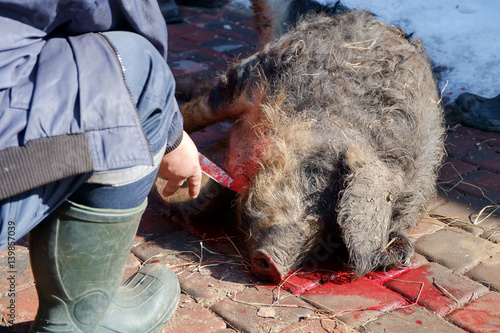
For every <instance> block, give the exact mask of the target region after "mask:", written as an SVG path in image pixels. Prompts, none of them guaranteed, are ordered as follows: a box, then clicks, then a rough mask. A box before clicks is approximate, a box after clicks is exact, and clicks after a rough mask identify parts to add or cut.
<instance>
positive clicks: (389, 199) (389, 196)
mask: <svg viewBox="0 0 500 333" xmlns="http://www.w3.org/2000/svg"><path fill="white" fill-rule="evenodd" d="M393 200H394V198H393V197H392V194H390V193H389V194H387V195H386V196H385V201H387V202H392V201H393Z"/></svg>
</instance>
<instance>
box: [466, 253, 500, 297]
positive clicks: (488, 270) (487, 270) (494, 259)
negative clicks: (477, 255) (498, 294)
mask: <svg viewBox="0 0 500 333" xmlns="http://www.w3.org/2000/svg"><path fill="white" fill-rule="evenodd" d="M465 274H466V275H467V276H468V277H470V278H471V279H473V280H475V281H478V282H481V283H483V284H485V285H486V286H489V287H491V288H493V289H495V290H497V291H500V253H498V252H497V253H490V256H489V257H488V258H486V259H484V260H482V261H481V262H480V263H479V265H477V266H476V267H474V268H473V269H471V270H470V271H468V272H467V273H465Z"/></svg>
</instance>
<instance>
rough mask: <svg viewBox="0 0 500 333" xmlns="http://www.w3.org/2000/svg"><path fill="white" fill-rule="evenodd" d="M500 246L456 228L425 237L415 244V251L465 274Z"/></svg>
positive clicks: (497, 250)
mask: <svg viewBox="0 0 500 333" xmlns="http://www.w3.org/2000/svg"><path fill="white" fill-rule="evenodd" d="M497 247H498V245H497V244H493V243H491V242H488V241H486V240H484V239H482V238H478V237H474V236H473V235H471V234H469V233H466V232H463V231H459V230H457V229H454V228H447V229H442V230H439V231H437V232H435V233H432V234H428V235H425V236H423V237H421V238H420V239H418V240H417V241H416V242H415V249H416V251H417V252H418V253H420V254H422V255H423V256H425V257H426V258H428V259H430V260H431V261H435V262H438V263H440V264H442V265H443V266H446V267H448V268H451V269H453V270H456V271H458V272H460V273H464V272H466V271H468V270H470V269H472V268H473V267H475V266H477V265H478V264H479V262H480V261H481V260H482V259H484V258H487V257H488V256H489V255H490V254H491V253H494V252H499V249H497Z"/></svg>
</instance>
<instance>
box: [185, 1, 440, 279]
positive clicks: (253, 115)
mask: <svg viewBox="0 0 500 333" xmlns="http://www.w3.org/2000/svg"><path fill="white" fill-rule="evenodd" d="M288 4H289V3H288ZM259 5H262V1H254V8H256V7H258V6H259ZM340 12H341V13H340V14H336V15H333V14H332V16H331V17H330V16H327V15H324V14H319V15H316V14H308V15H307V16H306V17H305V18H303V19H301V20H300V21H299V22H298V23H297V26H296V27H295V28H293V29H292V30H290V31H288V32H286V33H285V34H283V35H281V36H280V37H279V39H278V38H277V37H278V36H276V31H280V29H275V27H276V26H278V25H279V26H283V25H282V23H281V22H280V21H279V18H278V21H277V24H275V25H274V26H273V25H271V26H267V27H264V28H265V29H267V28H270V29H271V30H273V31H274V32H273V34H274V38H275V41H273V42H270V43H268V44H267V45H266V46H265V47H264V48H263V49H262V50H261V51H260V52H258V53H256V54H255V55H253V56H251V57H249V58H246V59H244V60H242V61H241V62H240V63H239V64H237V65H235V66H234V67H232V68H231V69H229V70H228V71H227V72H226V73H225V74H224V75H223V76H221V78H220V81H219V83H218V85H217V86H216V87H215V88H213V89H212V91H211V92H210V93H208V94H207V95H205V96H201V97H199V98H198V99H196V100H193V101H191V102H189V103H186V104H185V105H184V106H183V108H182V113H183V115H184V119H185V128H186V130H188V131H194V130H197V129H200V128H203V127H204V126H206V125H208V124H210V123H213V122H217V121H220V120H223V119H227V118H233V119H235V122H234V126H233V129H232V132H231V138H230V147H229V152H228V157H227V161H226V164H227V165H226V168H227V169H228V172H229V173H230V174H231V175H232V176H233V178H234V181H235V182H236V183H237V184H239V187H240V194H239V198H238V201H237V205H236V206H237V207H236V209H237V213H238V218H239V222H240V227H241V230H242V231H243V232H244V233H245V234H246V238H245V240H246V244H247V245H248V249H249V253H250V255H251V258H252V268H253V271H254V273H255V274H256V275H258V276H260V277H262V278H266V279H269V280H272V281H275V282H278V281H280V280H281V279H282V278H283V276H284V275H285V274H286V273H288V272H289V271H290V270H291V269H293V268H295V267H297V266H299V265H300V264H301V262H302V260H303V259H304V258H305V256H306V255H308V254H310V253H311V252H312V251H314V250H315V249H316V248H317V247H318V246H319V245H320V244H325V243H324V241H325V239H328V238H327V237H328V235H329V234H332V233H333V234H334V233H340V234H341V235H342V237H343V240H344V242H345V245H346V246H347V249H348V252H349V264H350V266H351V267H352V269H353V270H354V272H355V273H356V274H357V275H358V276H360V275H363V274H365V273H367V272H369V271H370V270H374V269H384V268H386V267H391V266H399V265H407V264H409V263H410V261H411V258H412V255H413V247H412V244H411V242H410V241H409V240H408V238H407V237H406V231H407V230H408V229H410V228H412V227H414V226H415V225H416V223H417V219H418V218H419V217H420V215H421V214H422V213H423V212H424V211H425V208H426V204H427V202H428V200H429V199H431V198H432V196H433V194H434V192H435V185H436V178H437V175H436V174H437V169H438V168H439V166H440V164H441V161H442V158H443V155H444V149H443V139H444V132H445V131H444V126H443V122H444V121H443V113H442V109H441V106H440V105H439V103H438V102H437V101H438V95H437V89H436V83H435V81H434V79H433V77H432V73H431V68H430V65H429V62H428V59H427V58H426V56H425V53H424V51H423V48H422V45H421V44H420V42H419V41H418V40H411V39H409V38H407V36H406V35H405V34H404V32H403V31H401V30H399V29H397V28H395V27H394V26H388V25H385V24H382V23H380V22H379V21H377V20H376V19H375V17H374V15H372V14H370V13H368V12H365V11H347V10H346V9H345V8H343V7H341V10H340ZM282 16H283V17H285V20H286V17H290V14H289V13H284V15H283V14H282ZM264 35H265V34H264Z"/></svg>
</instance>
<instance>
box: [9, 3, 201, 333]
mask: <svg viewBox="0 0 500 333" xmlns="http://www.w3.org/2000/svg"><path fill="white" fill-rule="evenodd" d="M0 26H1V27H2V31H3V36H4V37H2V40H1V41H0V217H1V220H0V250H1V249H3V248H5V247H6V246H7V243H8V226H12V225H15V227H16V237H17V238H19V237H21V236H22V235H24V234H26V233H28V232H30V231H31V232H30V234H29V250H30V260H31V265H32V270H33V274H34V277H35V283H36V289H37V292H38V297H39V308H38V312H37V315H36V318H35V321H34V322H33V324H32V326H31V330H30V332H56V331H57V332H70V331H71V332H134V333H136V332H156V331H157V330H159V329H161V327H162V326H163V325H164V324H165V322H166V321H167V319H168V318H169V317H170V316H171V315H172V314H173V312H174V310H175V308H176V305H177V303H178V301H179V297H180V289H179V283H178V281H177V278H176V276H175V274H174V273H173V272H171V271H170V270H169V269H167V268H166V267H165V266H164V265H160V264H153V265H147V266H145V267H143V268H142V269H141V270H139V271H138V272H137V273H136V274H135V275H133V276H132V277H130V278H129V279H128V280H127V282H126V283H125V284H123V285H122V286H120V281H121V278H122V270H123V267H124V265H125V262H126V260H127V257H128V254H129V251H130V247H131V245H132V242H133V239H134V236H135V234H136V231H137V228H138V224H139V221H140V219H141V215H142V213H143V212H144V209H145V208H146V200H147V194H148V193H149V190H150V188H151V186H152V183H153V181H154V179H155V176H156V174H157V172H158V170H159V173H160V174H161V175H162V176H163V177H165V178H167V179H169V180H170V181H169V183H168V185H167V187H166V189H165V191H166V193H165V194H172V193H173V192H175V190H176V189H177V188H178V187H179V186H180V185H181V184H182V183H183V182H184V180H186V179H187V180H188V182H189V184H190V193H191V195H192V196H193V197H196V195H197V193H198V192H199V184H200V179H201V171H200V167H199V164H198V156H197V151H196V147H195V146H194V144H193V142H192V141H191V139H190V138H189V136H187V134H185V133H184V132H183V130H182V117H181V115H180V113H179V111H178V106H177V103H176V101H175V99H174V90H175V84H174V79H173V76H172V74H171V72H170V70H169V68H168V66H167V64H166V61H165V59H166V54H167V46H166V43H167V32H166V26H165V22H164V20H163V17H162V16H161V13H160V11H159V9H158V5H157V2H156V0H116V1H111V0H109V1H104V0H103V1H90V0H78V1H68V0H59V1H57V0H51V1H44V2H43V3H42V2H38V1H35V0H32V1H22V2H18V1H11V0H0Z"/></svg>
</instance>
